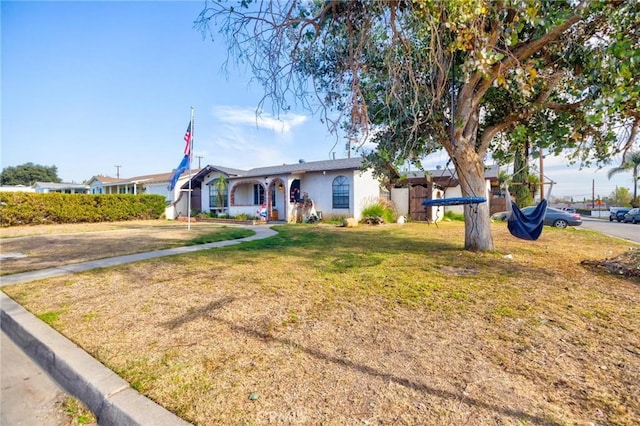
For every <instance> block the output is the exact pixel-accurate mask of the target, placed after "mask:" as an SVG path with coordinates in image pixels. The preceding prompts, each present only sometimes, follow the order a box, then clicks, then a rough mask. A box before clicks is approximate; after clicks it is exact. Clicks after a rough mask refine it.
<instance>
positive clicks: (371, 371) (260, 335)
mask: <svg viewBox="0 0 640 426" xmlns="http://www.w3.org/2000/svg"><path fill="white" fill-rule="evenodd" d="M234 300H235V298H233V297H224V298H222V299H219V300H215V301H213V302H210V303H208V304H207V305H204V306H202V307H200V308H198V309H194V310H191V311H190V312H188V313H186V314H183V315H180V316H178V317H176V318H174V319H172V320H170V321H167V322H164V323H162V326H164V327H166V328H168V329H172V330H173V329H176V328H179V327H180V326H182V325H184V324H186V323H188V322H190V321H194V320H196V319H199V318H204V319H208V320H211V321H216V322H219V323H221V324H224V325H226V326H227V327H229V329H231V330H232V331H234V332H236V333H243V334H245V335H246V336H248V337H252V338H254V339H259V340H261V341H263V342H268V343H276V344H280V345H283V346H287V347H290V348H293V349H295V350H296V351H301V352H304V353H306V354H308V355H310V356H312V357H314V358H316V359H318V360H322V361H326V362H330V363H333V364H336V365H338V366H340V367H343V368H348V369H351V370H354V371H357V372H359V373H361V374H367V375H369V376H372V377H376V378H380V379H383V380H386V381H389V382H393V383H395V384H398V385H400V386H404V387H406V388H409V389H412V390H415V391H418V392H422V393H425V394H429V395H431V396H435V397H437V398H441V399H449V400H454V401H464V403H466V404H468V405H473V406H476V407H479V408H483V409H487V410H491V411H494V412H496V413H499V414H500V415H503V416H507V417H511V418H514V419H517V420H518V421H520V422H522V421H527V422H531V423H533V424H540V425H550V424H552V425H553V424H556V423H555V422H553V421H551V420H550V419H547V418H543V417H539V416H536V415H533V414H529V413H525V412H523V411H520V410H517V409H512V408H507V407H500V406H498V405H494V404H489V403H486V402H484V401H480V400H478V399H475V398H470V397H467V396H464V395H462V394H461V393H460V394H458V393H454V392H449V391H446V390H442V389H438V388H435V387H433V386H430V385H428V384H425V383H422V382H420V381H418V380H415V379H408V378H405V377H400V376H396V375H394V374H391V373H387V372H385V371H382V370H378V369H376V368H373V367H369V366H367V365H363V364H359V363H356V362H353V361H351V360H349V359H346V358H341V357H337V356H334V355H331V354H328V353H325V352H322V351H320V350H317V349H312V348H308V347H306V346H303V345H301V344H299V343H296V342H294V341H293V340H291V339H287V338H282V337H274V336H272V335H271V334H270V333H266V332H263V331H260V330H257V329H255V328H251V327H247V326H244V325H241V324H236V323H234V322H232V321H229V320H227V319H225V318H222V317H219V316H216V315H215V314H214V312H215V311H217V310H219V309H220V308H223V307H225V306H227V305H229V304H230V303H232V302H233V301H234Z"/></svg>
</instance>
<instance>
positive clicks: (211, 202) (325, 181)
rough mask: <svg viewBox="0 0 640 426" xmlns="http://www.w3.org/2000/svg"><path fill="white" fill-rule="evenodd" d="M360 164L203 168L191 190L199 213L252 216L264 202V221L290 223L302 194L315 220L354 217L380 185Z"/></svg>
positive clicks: (302, 206)
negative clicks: (221, 182)
mask: <svg viewBox="0 0 640 426" xmlns="http://www.w3.org/2000/svg"><path fill="white" fill-rule="evenodd" d="M362 161H363V160H362V158H359V157H358V158H343V159H337V160H326V161H313V162H304V161H300V162H298V163H295V164H283V165H281V166H270V167H259V168H255V169H251V170H238V169H229V168H224V167H219V166H207V167H205V168H204V169H202V171H201V172H200V173H199V174H198V175H196V176H194V178H193V179H192V181H191V186H192V188H200V189H201V192H200V194H201V196H200V208H199V210H201V211H203V212H211V211H215V212H225V213H228V214H229V215H231V216H237V215H239V214H246V215H248V216H250V217H255V216H256V215H257V212H258V210H259V209H260V206H261V205H262V204H263V203H264V204H266V206H267V210H268V212H269V218H270V220H282V221H287V222H296V221H299V220H300V219H301V216H302V215H303V214H305V213H304V212H305V211H307V209H306V206H305V203H304V200H305V195H306V196H307V199H309V200H311V201H312V202H313V207H314V209H315V211H316V214H317V215H318V216H319V217H320V218H322V217H323V216H325V217H328V216H339V217H354V218H356V219H359V218H360V213H361V211H362V209H363V208H364V207H366V206H367V205H369V204H371V203H372V202H375V201H376V200H377V199H378V198H379V197H380V184H379V182H378V181H377V180H376V179H375V178H374V177H373V174H372V172H371V171H370V170H364V169H362ZM221 178H224V179H226V180H227V182H228V184H227V185H226V194H224V196H222V197H219V196H218V190H219V188H221V186H220V185H219V184H218V183H219V182H218V180H219V179H221ZM187 186H188V183H187V184H184V185H183V189H186V188H187ZM194 192H195V191H194ZM185 205H186V204H185ZM308 205H309V203H307V206H308Z"/></svg>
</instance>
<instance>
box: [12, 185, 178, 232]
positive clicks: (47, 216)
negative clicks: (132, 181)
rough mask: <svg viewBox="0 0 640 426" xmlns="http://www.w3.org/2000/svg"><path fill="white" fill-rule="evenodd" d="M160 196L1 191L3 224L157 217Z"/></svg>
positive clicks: (161, 207)
mask: <svg viewBox="0 0 640 426" xmlns="http://www.w3.org/2000/svg"><path fill="white" fill-rule="evenodd" d="M165 205H166V201H165V197H163V196H162V195H129V194H108V195H92V194H61V193H54V192H51V193H46V194H39V193H33V192H0V224H1V225H2V226H17V225H40V224H53V223H80V222H113V221H121V220H133V219H158V218H160V217H161V216H162V215H163V214H164V208H165Z"/></svg>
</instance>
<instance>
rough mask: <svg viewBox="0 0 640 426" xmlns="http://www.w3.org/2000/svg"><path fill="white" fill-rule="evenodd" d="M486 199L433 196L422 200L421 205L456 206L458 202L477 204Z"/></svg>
mask: <svg viewBox="0 0 640 426" xmlns="http://www.w3.org/2000/svg"><path fill="white" fill-rule="evenodd" d="M485 201H487V199H486V198H484V197H451V198H434V199H432V200H424V201H423V202H422V205H423V206H457V205H460V204H478V203H484V202H485Z"/></svg>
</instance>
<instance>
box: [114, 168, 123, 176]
mask: <svg viewBox="0 0 640 426" xmlns="http://www.w3.org/2000/svg"><path fill="white" fill-rule="evenodd" d="M113 167H115V168H116V177H117V178H118V179H120V167H122V166H113Z"/></svg>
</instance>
